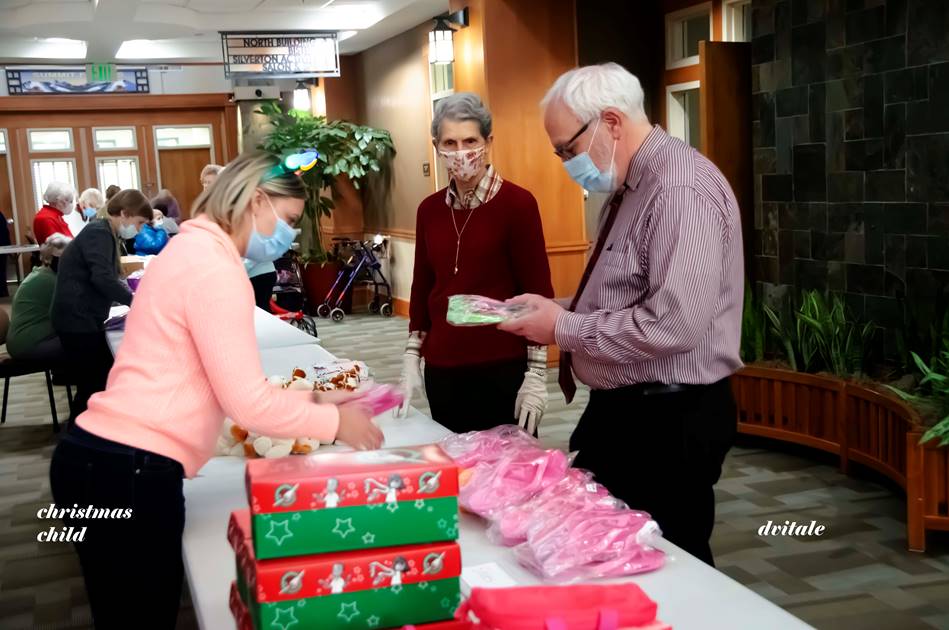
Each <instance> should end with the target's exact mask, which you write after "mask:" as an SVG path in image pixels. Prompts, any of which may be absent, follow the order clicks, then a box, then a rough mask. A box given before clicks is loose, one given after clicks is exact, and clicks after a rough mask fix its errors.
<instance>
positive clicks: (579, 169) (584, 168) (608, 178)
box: [563, 119, 617, 193]
mask: <svg viewBox="0 0 949 630" xmlns="http://www.w3.org/2000/svg"><path fill="white" fill-rule="evenodd" d="M599 128H600V121H599V119H597V121H596V126H595V127H594V128H593V137H592V138H590V146H593V140H594V138H596V131H597V129H599ZM615 157H616V140H613V153H612V155H610V170H608V171H607V172H605V173H604V172H603V171H601V170H600V169H599V168H597V166H596V164H594V163H593V158H591V157H590V147H587V150H586V151H584V152H583V153H581V154H579V155H575V156H573V157H572V158H570V159H569V160H567V161H566V162H564V163H563V166H564V168H565V169H567V174H568V175H570V177H571V179H573V181H575V182H577V183H578V184H580V186H582V187H583V188H585V189H586V190H589V191H590V192H599V193H609V192H613V191H614V190H616V188H617V185H616V167H614V166H613V158H615Z"/></svg>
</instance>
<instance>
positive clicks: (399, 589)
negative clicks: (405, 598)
mask: <svg viewBox="0 0 949 630" xmlns="http://www.w3.org/2000/svg"><path fill="white" fill-rule="evenodd" d="M391 590H392V593H393V594H395V595H398V594H399V593H401V592H402V585H401V584H396V585H395V586H393V587H391Z"/></svg>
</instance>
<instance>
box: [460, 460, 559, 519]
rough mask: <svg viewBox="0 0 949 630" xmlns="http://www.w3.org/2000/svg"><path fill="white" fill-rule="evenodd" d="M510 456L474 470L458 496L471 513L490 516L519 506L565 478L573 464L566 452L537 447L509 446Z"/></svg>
mask: <svg viewBox="0 0 949 630" xmlns="http://www.w3.org/2000/svg"><path fill="white" fill-rule="evenodd" d="M508 451H509V452H508V453H507V454H506V455H505V456H504V457H502V458H501V459H500V460H498V461H496V462H493V463H486V462H482V463H479V464H477V465H475V467H474V468H473V469H472V472H471V475H470V476H469V477H468V481H467V483H465V484H464V485H463V486H462V487H461V490H460V492H459V494H458V501H459V503H460V504H461V505H462V507H464V508H465V509H466V510H468V511H469V512H474V513H475V514H478V515H480V516H486V517H491V516H492V515H493V514H495V513H496V512H497V511H498V510H501V509H503V508H506V507H510V506H512V505H520V504H521V503H524V502H525V501H527V500H528V499H530V498H531V497H533V496H534V495H535V494H537V493H538V492H540V491H541V490H543V489H544V488H547V487H549V486H552V485H554V484H555V483H557V482H558V481H560V480H561V479H563V478H564V475H565V474H566V473H567V468H568V466H569V465H570V463H569V461H568V459H567V455H566V454H564V452H563V451H560V450H556V449H550V450H542V449H540V448H537V447H536V446H526V447H525V446H520V445H518V446H516V447H515V446H509V447H508Z"/></svg>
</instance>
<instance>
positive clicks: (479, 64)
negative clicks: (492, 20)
mask: <svg viewBox="0 0 949 630" xmlns="http://www.w3.org/2000/svg"><path fill="white" fill-rule="evenodd" d="M502 1H503V0H502ZM448 4H449V7H450V8H449V10H450V11H460V10H461V9H463V8H465V7H468V22H469V24H468V27H467V28H463V29H460V30H458V31H455V35H454V42H455V67H454V73H455V91H456V92H474V93H475V94H480V95H481V96H482V98H487V96H488V92H489V90H488V73H489V70H491V68H489V67H488V65H487V63H486V61H485V39H484V29H485V13H486V11H487V9H488V8H491V9H493V8H494V5H495V4H500V2H498V0H491V2H490V3H489V2H488V0H451V1H450V2H449V3H448ZM507 70H509V68H497V69H496V70H495V71H496V72H498V73H501V74H503V73H504V72H505V71H507Z"/></svg>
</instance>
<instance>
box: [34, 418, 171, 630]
mask: <svg viewBox="0 0 949 630" xmlns="http://www.w3.org/2000/svg"><path fill="white" fill-rule="evenodd" d="M49 477H50V485H51V487H52V491H53V499H54V501H55V502H56V506H57V507H58V508H71V507H73V506H74V505H78V507H79V508H88V507H89V506H92V507H93V508H99V509H106V508H107V509H109V510H112V509H116V508H118V509H130V510H131V518H129V519H113V518H94V519H93V518H83V519H77V518H69V517H68V516H67V517H66V518H63V522H64V523H65V525H66V526H67V527H69V526H71V527H74V528H76V530H77V531H78V529H79V528H82V527H86V528H87V529H86V533H85V538H84V540H83V541H82V542H76V543H75V546H76V551H77V552H78V553H79V562H80V564H81V565H82V573H83V577H84V578H85V583H86V591H87V593H88V596H89V604H90V607H91V609H92V617H93V621H94V622H95V627H96V628H97V629H98V630H111V629H113V628H116V629H122V630H126V629H127V628H132V627H134V628H149V629H155V630H164V629H168V630H173V629H174V627H175V623H176V619H177V617H178V607H179V606H180V604H181V585H182V580H183V575H184V565H183V563H182V559H181V535H182V532H183V531H184V524H185V501H184V494H183V492H182V479H183V477H184V471H183V469H182V466H181V464H179V463H178V462H176V461H175V460H172V459H169V458H167V457H164V456H162V455H157V454H155V453H151V452H149V451H144V450H140V449H135V448H132V447H130V446H125V445H123V444H118V443H116V442H113V441H111V440H106V439H103V438H100V437H98V436H95V435H92V434H91V433H88V432H86V431H83V430H82V429H81V428H80V427H79V426H78V425H72V426H71V427H70V429H69V433H67V434H66V436H65V437H64V438H63V441H62V442H60V443H59V445H58V446H57V447H56V451H55V452H54V453H53V460H52V464H51V465H50V471H49ZM53 522H54V521H51V522H50V524H52V523H53Z"/></svg>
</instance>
